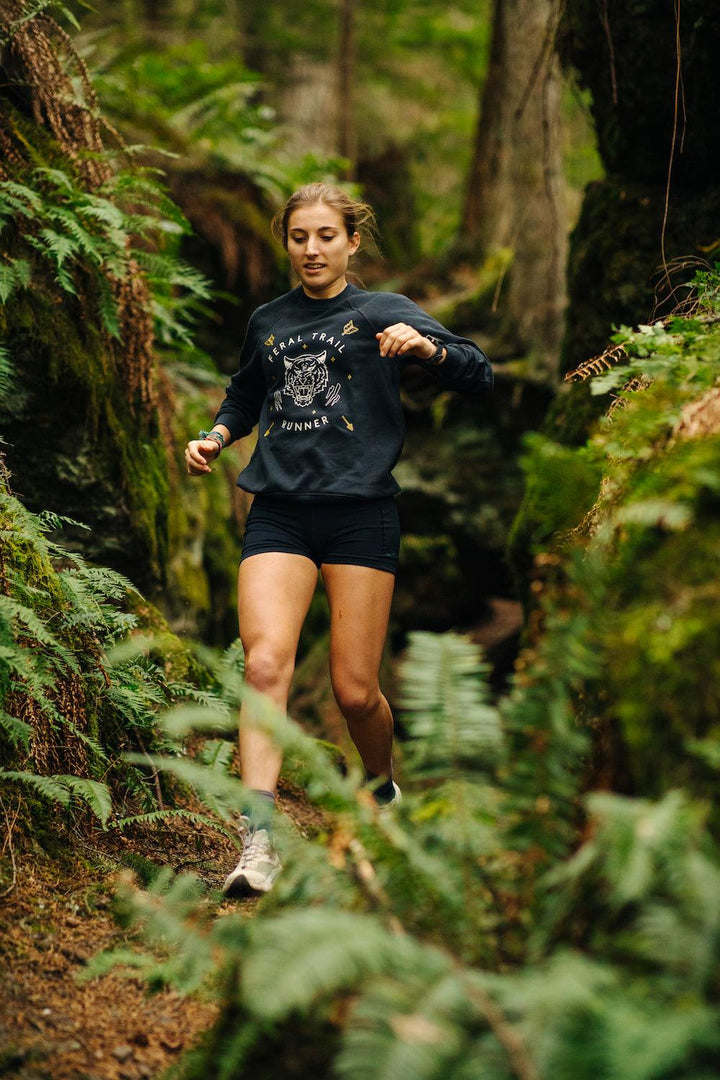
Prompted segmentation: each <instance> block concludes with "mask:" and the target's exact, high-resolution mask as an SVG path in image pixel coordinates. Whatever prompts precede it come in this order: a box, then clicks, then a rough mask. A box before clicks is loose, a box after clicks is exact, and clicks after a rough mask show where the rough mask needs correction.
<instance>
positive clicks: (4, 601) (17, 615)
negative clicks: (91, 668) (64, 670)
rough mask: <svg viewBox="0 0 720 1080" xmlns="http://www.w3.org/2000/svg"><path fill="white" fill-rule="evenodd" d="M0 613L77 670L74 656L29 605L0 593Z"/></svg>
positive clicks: (68, 665)
mask: <svg viewBox="0 0 720 1080" xmlns="http://www.w3.org/2000/svg"><path fill="white" fill-rule="evenodd" d="M0 615H1V616H2V617H3V618H4V619H6V620H7V621H8V622H10V623H12V622H14V621H18V622H20V623H22V624H23V626H24V627H25V628H26V629H27V631H28V632H29V634H30V635H31V636H32V637H34V638H35V640H36V641H37V642H39V644H41V645H44V646H45V647H46V648H49V649H52V651H53V653H54V654H55V656H57V657H58V658H59V659H60V660H62V662H63V663H64V664H66V666H67V667H69V668H71V669H72V670H73V671H77V670H78V666H77V663H76V661H75V659H74V657H72V656H71V655H70V653H69V652H68V650H67V649H66V648H65V647H64V645H61V644H60V642H59V641H58V640H57V638H55V637H54V636H53V634H51V633H50V631H49V630H48V629H47V627H46V626H45V624H44V623H43V622H42V620H41V619H39V618H38V616H37V615H36V614H35V612H34V611H32V610H31V609H30V608H29V607H26V606H25V605H24V604H21V603H19V602H18V601H17V600H13V599H12V597H10V596H2V595H0Z"/></svg>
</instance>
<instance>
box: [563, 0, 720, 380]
mask: <svg viewBox="0 0 720 1080" xmlns="http://www.w3.org/2000/svg"><path fill="white" fill-rule="evenodd" d="M719 49H720V9H719V8H718V6H717V4H716V3H715V2H714V0H688V2H687V3H683V4H682V5H679V22H678V23H676V21H675V17H674V15H673V5H672V4H670V3H668V2H667V0H629V2H627V3H624V4H613V5H608V4H604V5H603V4H597V3H595V0H569V2H568V4H567V6H566V12H565V16H564V22H563V30H562V38H561V51H562V54H563V57H564V60H565V63H566V64H567V65H569V66H572V67H574V68H575V70H576V71H577V73H578V78H579V81H580V83H581V84H582V85H583V86H585V87H587V88H588V89H589V90H590V91H591V93H592V105H591V109H592V115H593V119H594V122H595V127H596V130H597V137H598V145H599V150H600V154H601V157H602V160H603V163H604V165H605V168H606V170H607V178H606V179H605V180H602V181H597V182H595V183H593V184H592V185H591V186H590V187H589V189H588V191H587V193H586V198H585V202H584V204H583V210H582V213H581V216H580V220H579V222H578V225H577V227H576V229H575V232H574V234H573V237H572V240H571V250H570V258H569V281H568V288H569V315H568V323H567V332H566V338H565V344H564V369H565V370H569V369H571V368H573V367H575V366H576V365H577V364H579V363H581V362H582V361H583V360H585V359H587V358H588V357H589V356H592V355H593V354H595V353H598V352H600V351H602V349H603V348H604V346H605V343H606V341H607V338H608V336H609V334H610V333H611V330H612V326H613V325H617V324H618V323H620V322H626V323H629V324H635V323H638V322H647V321H648V320H650V319H651V318H652V317H653V315H654V314H662V313H665V312H667V311H668V310H670V309H671V308H672V307H673V306H674V304H676V303H677V301H678V300H679V299H682V296H683V295H684V292H683V290H682V288H681V289H680V290H679V291H676V292H673V291H672V290H673V288H674V287H675V286H677V285H680V284H681V283H682V282H685V281H687V280H688V279H689V278H692V276H693V275H694V272H695V269H696V268H697V266H698V259H699V260H701V262H703V261H704V260H705V259H707V258H708V257H709V258H710V260H711V261H712V247H713V245H714V244H715V243H716V241H717V239H718V220H719V218H720V183H719V182H718V175H719V169H718V166H719V165H720V144H719V143H718V139H717V132H718V128H719V126H720V98H719V97H718V94H717V92H716V84H717V56H718V50H719ZM668 177H670V196H669V201H668V206H667V220H666V223H665V230H664V243H663V221H664V218H665V216H666V208H665V200H666V189H667V186H668ZM663 247H664V253H663ZM665 264H669V274H668V273H666V270H665Z"/></svg>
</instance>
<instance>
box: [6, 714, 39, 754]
mask: <svg viewBox="0 0 720 1080" xmlns="http://www.w3.org/2000/svg"><path fill="white" fill-rule="evenodd" d="M0 728H2V730H3V731H4V733H5V737H6V738H7V739H8V740H9V741H10V742H11V743H12V744H13V746H15V747H19V748H23V749H27V748H28V747H29V746H30V739H31V737H32V727H31V726H30V724H27V723H26V722H25V721H24V720H21V719H20V718H19V717H17V716H11V715H10V714H9V713H7V712H3V711H0Z"/></svg>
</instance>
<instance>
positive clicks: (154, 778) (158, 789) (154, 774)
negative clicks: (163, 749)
mask: <svg viewBox="0 0 720 1080" xmlns="http://www.w3.org/2000/svg"><path fill="white" fill-rule="evenodd" d="M136 738H137V741H138V745H139V747H140V749H141V750H142V752H143V754H144V755H145V757H146V758H147V759H148V765H149V766H150V768H151V769H152V772H151V774H150V775H151V777H152V782H153V785H154V787H155V797H156V799H157V801H158V809H160V810H164V809H165V803H164V802H163V797H162V788H161V787H160V774H159V772H158V770H157V769H156V768H155V766H154V765H153V760H152V758H151V757H150V755H149V754H148V752H147V750H146V749H145V744H144V743H143V741H142V739H141V738H140V736H139V735H137V736H136Z"/></svg>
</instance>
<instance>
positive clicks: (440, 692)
mask: <svg viewBox="0 0 720 1080" xmlns="http://www.w3.org/2000/svg"><path fill="white" fill-rule="evenodd" d="M487 671H488V667H487V665H485V664H483V662H482V660H481V656H480V650H479V648H478V647H477V646H476V645H473V644H472V643H471V642H470V641H468V640H467V639H466V638H462V637H458V636H457V635H453V634H444V635H442V636H438V635H436V634H427V633H414V634H412V635H410V645H409V648H408V651H407V654H406V657H405V659H404V661H403V665H402V679H403V693H402V696H401V698H400V702H399V704H400V707H401V708H402V710H403V714H404V720H405V723H406V725H407V728H408V732H409V734H410V742H409V745H408V747H407V752H408V753H409V754H410V756H411V758H412V768H413V772H414V773H415V775H417V776H419V777H427V778H432V777H440V776H447V775H448V774H450V775H457V774H459V773H462V772H473V773H476V772H488V771H492V769H493V768H494V767H495V766H496V765H497V763H498V761H499V759H500V757H501V754H502V750H503V733H502V724H501V721H500V717H499V714H498V711H497V709H496V708H495V707H494V706H492V705H490V704H489V701H488V691H487V683H486V681H485V680H484V679H483V675H486V674H487Z"/></svg>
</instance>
